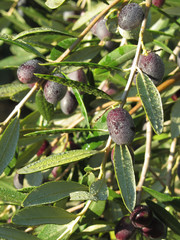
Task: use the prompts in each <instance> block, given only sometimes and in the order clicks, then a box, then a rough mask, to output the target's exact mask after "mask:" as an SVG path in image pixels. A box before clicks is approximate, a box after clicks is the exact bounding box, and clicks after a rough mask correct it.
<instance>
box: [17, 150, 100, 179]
mask: <svg viewBox="0 0 180 240" xmlns="http://www.w3.org/2000/svg"><path fill="white" fill-rule="evenodd" d="M97 153H98V151H95V150H72V151H68V152H63V153H60V154H55V155H51V156H49V157H47V158H43V159H40V160H39V161H36V162H33V163H30V164H29V165H27V166H25V167H23V168H21V169H19V170H18V173H19V174H29V173H33V172H39V171H43V170H46V169H49V168H52V167H56V166H61V165H63V164H67V163H71V162H76V161H79V160H82V159H84V158H87V157H90V156H92V155H94V154H97Z"/></svg>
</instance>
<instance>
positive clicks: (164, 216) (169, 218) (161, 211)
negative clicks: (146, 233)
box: [146, 200, 180, 235]
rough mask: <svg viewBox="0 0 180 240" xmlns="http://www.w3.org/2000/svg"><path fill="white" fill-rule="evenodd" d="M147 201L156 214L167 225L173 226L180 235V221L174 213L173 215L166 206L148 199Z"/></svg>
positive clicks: (173, 229)
mask: <svg viewBox="0 0 180 240" xmlns="http://www.w3.org/2000/svg"><path fill="white" fill-rule="evenodd" d="M146 202H147V204H148V206H149V207H150V209H151V210H152V211H153V212H154V213H155V215H156V216H157V217H158V218H159V219H160V220H161V221H162V222H164V223H165V224H166V226H167V227H169V228H171V230H172V231H174V232H175V233H177V234H179V235H180V223H179V222H178V221H177V219H176V218H175V217H174V216H173V215H171V214H170V213H169V212H168V211H167V210H166V209H165V208H163V207H161V206H160V205H158V204H156V203H154V202H152V201H150V200H147V201H146Z"/></svg>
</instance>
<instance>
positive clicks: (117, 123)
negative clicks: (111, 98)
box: [107, 108, 135, 145]
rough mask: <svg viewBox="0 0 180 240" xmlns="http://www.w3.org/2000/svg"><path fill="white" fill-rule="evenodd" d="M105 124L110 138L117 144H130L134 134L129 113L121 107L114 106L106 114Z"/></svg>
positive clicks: (132, 122)
mask: <svg viewBox="0 0 180 240" xmlns="http://www.w3.org/2000/svg"><path fill="white" fill-rule="evenodd" d="M107 126H108V131H109V135H110V136H111V138H112V140H113V141H114V142H115V143H116V144H118V145H122V144H130V143H131V142H132V141H133V139H134V136H135V126H134V121H133V119H132V117H131V115H130V114H129V113H128V112H127V111H126V110H125V109H123V108H115V109H113V110H111V111H110V112H109V113H108V115H107Z"/></svg>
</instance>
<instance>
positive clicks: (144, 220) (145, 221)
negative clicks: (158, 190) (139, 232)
mask: <svg viewBox="0 0 180 240" xmlns="http://www.w3.org/2000/svg"><path fill="white" fill-rule="evenodd" d="M152 218H153V214H152V211H151V210H150V209H149V207H148V206H143V205H138V206H136V207H135V208H134V210H133V212H132V213H131V215H130V219H131V221H132V224H133V225H134V226H135V227H137V228H142V227H145V226H148V225H150V224H151V222H152Z"/></svg>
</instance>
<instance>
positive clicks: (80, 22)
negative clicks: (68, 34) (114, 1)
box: [72, 1, 107, 31]
mask: <svg viewBox="0 0 180 240" xmlns="http://www.w3.org/2000/svg"><path fill="white" fill-rule="evenodd" d="M105 7H107V4H105V3H103V2H102V1H101V2H99V3H97V4H96V5H95V6H94V7H92V8H91V9H92V10H90V11H87V12H86V14H83V15H82V16H81V17H80V18H79V19H78V20H77V21H76V22H75V24H74V25H73V28H72V30H73V31H75V30H77V29H78V28H80V27H81V26H82V25H83V24H87V22H88V21H89V20H90V19H91V18H92V17H94V16H95V15H97V14H98V13H99V12H101V11H102V10H103V9H104V8H105Z"/></svg>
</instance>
